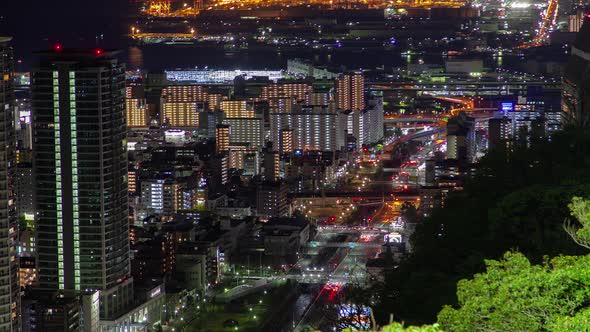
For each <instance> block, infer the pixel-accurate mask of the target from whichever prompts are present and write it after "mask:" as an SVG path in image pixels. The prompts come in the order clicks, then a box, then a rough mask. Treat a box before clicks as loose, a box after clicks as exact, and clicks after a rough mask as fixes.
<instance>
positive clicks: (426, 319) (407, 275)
mask: <svg viewBox="0 0 590 332" xmlns="http://www.w3.org/2000/svg"><path fill="white" fill-rule="evenodd" d="M588 169H590V133H589V132H588V131H586V130H581V129H576V128H571V129H568V130H567V131H564V132H559V133H556V134H554V135H553V136H552V138H551V140H550V141H545V142H543V144H533V145H532V146H530V147H526V146H516V147H514V149H513V150H510V151H490V152H489V153H488V155H486V157H484V158H483V160H482V161H481V162H480V165H479V166H478V170H477V172H476V174H475V176H474V177H473V178H472V179H470V180H469V181H468V182H467V183H466V184H465V186H464V187H465V189H464V190H463V191H461V192H456V193H452V194H450V195H449V197H448V198H447V200H446V201H445V207H444V208H443V209H439V210H435V211H434V212H433V214H432V217H430V218H427V219H426V220H424V221H423V222H421V223H420V224H419V225H417V226H416V230H415V232H414V234H413V236H412V244H413V249H414V251H413V253H412V254H410V255H409V256H408V257H406V258H405V259H404V260H403V261H402V262H401V264H400V266H399V267H398V268H397V269H395V270H394V271H391V272H390V273H388V274H387V275H386V276H385V280H386V282H385V285H384V286H383V287H382V291H380V292H379V293H378V300H379V301H378V302H379V303H378V305H377V306H375V315H376V318H377V320H378V322H380V323H381V324H383V322H387V321H388V319H389V315H390V314H391V313H392V312H393V313H394V315H395V317H396V319H399V320H402V321H404V322H407V323H409V324H412V325H421V324H428V323H433V322H434V321H435V320H436V317H437V314H438V313H439V312H440V310H441V309H442V307H443V306H444V305H457V304H458V298H457V283H458V282H459V280H461V279H465V278H471V277H472V276H473V275H474V274H475V273H481V272H483V271H485V269H486V265H485V261H484V259H486V258H489V259H499V258H501V257H502V255H503V254H504V253H505V252H506V251H508V250H512V249H516V250H519V251H520V252H521V253H522V254H523V255H524V256H525V257H527V258H528V259H529V260H530V261H531V262H533V263H534V264H538V263H542V262H543V259H544V258H543V257H544V256H549V257H555V256H559V255H579V254H585V253H587V251H586V250H584V249H583V248H581V247H579V246H577V245H576V244H575V243H573V241H571V239H570V238H569V237H568V236H567V233H566V232H564V231H563V222H564V220H565V219H566V218H567V217H568V216H570V212H569V211H568V209H567V208H566V207H567V204H568V203H569V202H570V200H571V197H574V196H582V197H587V196H590V172H588V171H587V170H588ZM571 224H572V225H574V226H575V227H576V228H575V229H576V230H579V228H580V227H581V226H580V225H579V224H576V223H574V222H572V223H571Z"/></svg>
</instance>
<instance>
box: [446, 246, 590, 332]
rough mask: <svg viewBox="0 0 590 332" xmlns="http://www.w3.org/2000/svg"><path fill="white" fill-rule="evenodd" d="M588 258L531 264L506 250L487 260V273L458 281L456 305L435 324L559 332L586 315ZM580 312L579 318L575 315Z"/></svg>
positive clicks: (449, 327) (469, 329)
mask: <svg viewBox="0 0 590 332" xmlns="http://www.w3.org/2000/svg"><path fill="white" fill-rule="evenodd" d="M589 264H590V256H561V257H556V258H553V259H551V260H549V261H547V262H546V263H544V264H542V265H533V264H531V263H530V261H529V260H528V259H527V258H526V257H525V256H524V255H522V254H520V253H518V252H508V253H506V254H505V255H504V258H503V259H502V260H500V261H494V260H488V261H486V265H487V271H486V272H485V273H480V274H476V275H475V276H474V278H473V279H471V280H462V281H460V282H459V284H458V290H457V295H458V299H459V306H458V307H452V306H445V308H444V309H443V310H442V311H441V312H440V314H439V315H438V322H439V324H440V325H441V327H442V328H443V330H446V331H454V332H455V331H456V332H463V331H464V332H473V331H476V332H477V331H482V332H483V331H486V332H487V331H514V332H518V331H522V332H525V331H526V332H535V331H562V330H556V327H557V326H570V327H572V328H573V327H575V326H576V325H577V324H578V323H579V318H581V317H588V315H587V310H586V308H587V305H588V303H589V301H590V273H589V272H590V270H589V268H588V266H590V265H589ZM578 314H581V315H583V316H578Z"/></svg>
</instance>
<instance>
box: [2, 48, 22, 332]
mask: <svg viewBox="0 0 590 332" xmlns="http://www.w3.org/2000/svg"><path fill="white" fill-rule="evenodd" d="M11 40H12V38H10V37H0V110H1V112H0V156H1V157H0V239H1V241H2V243H3V244H4V245H2V247H1V248H0V256H1V257H2V259H0V275H1V276H2V278H0V331H19V330H20V289H19V285H18V274H19V270H18V260H17V258H16V246H17V243H18V221H17V216H16V193H15V188H14V186H15V185H14V181H15V179H14V177H15V172H16V154H15V152H16V138H15V128H14V126H13V125H12V124H13V123H14V114H13V111H14V87H13V77H12V73H13V72H14V69H13V65H14V61H13V60H14V59H13V53H12V48H11V46H10V41H11Z"/></svg>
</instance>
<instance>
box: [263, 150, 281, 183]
mask: <svg viewBox="0 0 590 332" xmlns="http://www.w3.org/2000/svg"><path fill="white" fill-rule="evenodd" d="M262 162H263V164H262V165H263V168H264V170H263V173H262V174H263V176H264V180H266V181H277V180H279V177H280V171H281V168H280V164H279V163H280V156H279V153H278V152H277V151H274V150H272V146H270V145H269V146H268V147H266V148H265V149H264V152H263V161H262Z"/></svg>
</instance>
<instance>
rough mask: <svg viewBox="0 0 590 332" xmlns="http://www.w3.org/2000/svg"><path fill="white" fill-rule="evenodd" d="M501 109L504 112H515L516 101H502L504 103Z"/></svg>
mask: <svg viewBox="0 0 590 332" xmlns="http://www.w3.org/2000/svg"><path fill="white" fill-rule="evenodd" d="M500 110H501V111H502V112H513V111H514V103H513V102H507V103H502V104H500Z"/></svg>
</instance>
